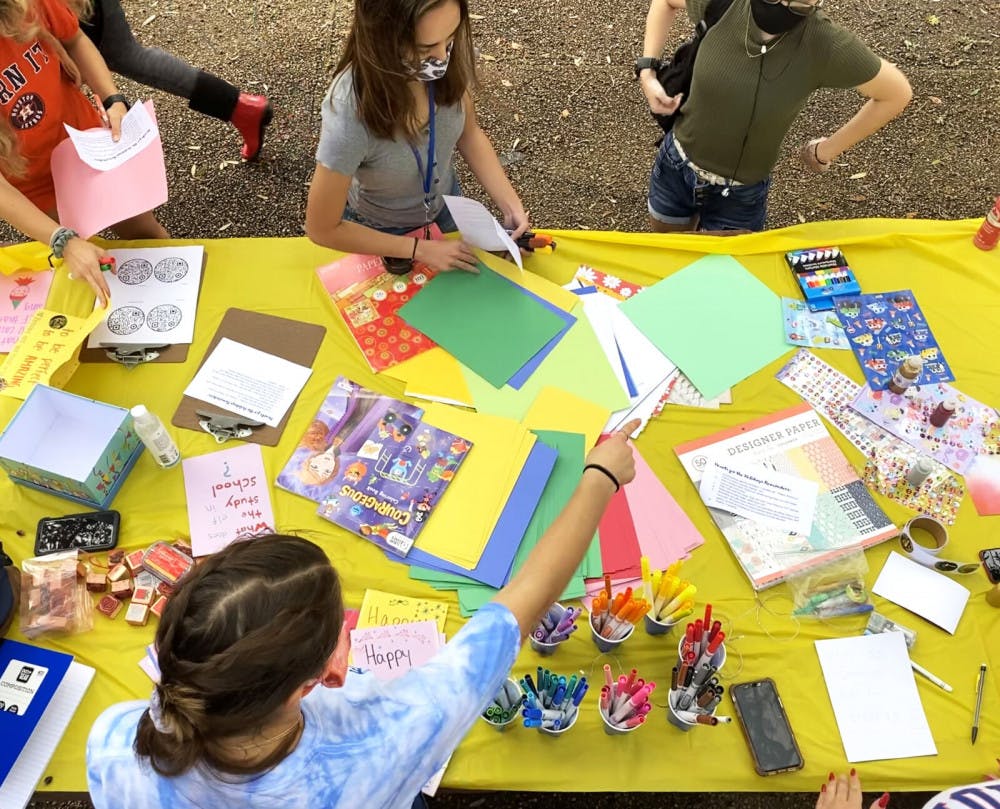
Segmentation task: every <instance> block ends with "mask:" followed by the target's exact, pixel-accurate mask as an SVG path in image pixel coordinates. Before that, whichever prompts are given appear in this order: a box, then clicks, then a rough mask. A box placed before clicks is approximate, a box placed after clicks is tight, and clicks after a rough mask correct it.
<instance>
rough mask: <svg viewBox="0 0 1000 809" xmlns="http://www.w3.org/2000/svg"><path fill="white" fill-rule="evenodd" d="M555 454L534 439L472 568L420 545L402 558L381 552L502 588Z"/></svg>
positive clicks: (394, 556)
mask: <svg viewBox="0 0 1000 809" xmlns="http://www.w3.org/2000/svg"><path fill="white" fill-rule="evenodd" d="M558 455H559V453H558V452H557V451H556V450H555V449H553V448H552V447H550V446H548V445H546V444H543V443H542V442H541V441H536V442H535V445H534V446H533V447H532V448H531V452H530V453H528V458H527V460H526V461H525V462H524V467H523V468H522V469H521V474H520V475H518V477H517V481H516V482H515V483H514V488H513V489H512V490H511V493H510V497H508V498H507V503H506V505H505V506H504V507H503V511H501V512H500V519H498V520H497V524H496V525H495V526H494V528H493V533H491V534H490V538H489V540H488V541H487V543H486V547H485V548H484V549H483V555H482V556H480V557H479V562H478V563H477V564H476V566H475V568H473V569H472V570H467V569H466V568H464V567H459V566H458V565H455V564H452V563H451V562H447V561H445V560H444V559H440V558H438V557H437V556H433V555H431V554H429V553H427V552H426V551H423V550H421V549H420V548H412V549H411V550H410V552H409V554H407V556H406V558H405V559H400V558H399V556H398V555H397V554H394V553H390V552H388V551H387V552H386V554H385V555H386V556H387V557H388V558H389V559H391V560H393V561H394V562H405V563H406V564H413V565H419V566H420V567H426V568H430V569H431V570H439V571H441V572H442V573H454V574H456V575H458V576H465V577H466V578H469V579H472V580H474V581H478V582H482V583H483V584H488V585H489V586H490V587H497V588H500V587H503V586H504V584H506V582H507V577H508V576H509V575H510V568H511V565H513V563H514V556H515V555H517V549H518V547H519V546H520V544H521V540H522V539H523V538H524V532H525V531H526V530H527V529H528V523H529V522H531V518H532V516H533V515H534V513H535V509H536V508H537V506H538V501H539V500H540V499H541V497H542V492H543V491H544V490H545V485H546V484H547V483H548V481H549V476H550V475H551V474H552V468H553V467H554V466H555V463H556V458H557V457H558Z"/></svg>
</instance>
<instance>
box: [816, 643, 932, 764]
mask: <svg viewBox="0 0 1000 809" xmlns="http://www.w3.org/2000/svg"><path fill="white" fill-rule="evenodd" d="M816 654H817V655H819V664H820V667H821V668H822V669H823V679H824V680H825V681H826V690H827V692H828V693H829V695H830V702H832V703H833V713H834V716H835V717H836V719H837V728H838V729H839V730H840V738H841V740H842V741H843V743H844V753H845V754H846V755H847V760H848V761H850V762H851V763H854V762H858V761H881V760H885V759H894V758H912V757H914V756H933V755H936V754H937V748H936V747H935V745H934V738H933V737H932V736H931V729H930V727H929V726H928V724H927V716H926V715H925V714H924V707H923V705H922V704H921V702H920V694H919V693H918V692H917V684H916V682H915V681H914V679H913V671H912V670H911V668H910V656H909V654H908V653H907V650H906V640H905V639H904V638H903V635H902V634H901V633H899V632H884V633H882V634H878V635H860V636H858V637H850V638H833V639H831V640H818V641H816Z"/></svg>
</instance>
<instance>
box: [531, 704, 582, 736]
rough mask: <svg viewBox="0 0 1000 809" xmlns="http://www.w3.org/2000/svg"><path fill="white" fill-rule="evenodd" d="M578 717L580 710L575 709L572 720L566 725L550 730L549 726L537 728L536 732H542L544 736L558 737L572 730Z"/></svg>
mask: <svg viewBox="0 0 1000 809" xmlns="http://www.w3.org/2000/svg"><path fill="white" fill-rule="evenodd" d="M579 718H580V712H579V711H577V712H576V713H575V714H573V721H572V722H570V723H569V724H568V725H566V727H564V728H559V730H551V729H550V728H538V732H539V733H544V734H545V735H546V736H555V737H557V738H558V737H559V736H562V735H563V734H564V733H566V732H567V731H569V730H572V729H573V728H574V727H575V726H576V720H577V719H579Z"/></svg>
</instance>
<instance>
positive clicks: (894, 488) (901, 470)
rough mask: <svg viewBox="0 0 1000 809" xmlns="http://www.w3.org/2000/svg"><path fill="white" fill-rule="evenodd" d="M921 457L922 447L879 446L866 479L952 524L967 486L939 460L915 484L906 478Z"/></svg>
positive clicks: (890, 495) (872, 486)
mask: <svg viewBox="0 0 1000 809" xmlns="http://www.w3.org/2000/svg"><path fill="white" fill-rule="evenodd" d="M921 457H922V453H921V452H920V451H919V450H917V449H914V448H913V447H911V446H909V445H907V444H902V443H900V442H895V443H894V444H893V445H892V446H886V447H877V448H876V449H875V450H874V454H873V457H871V458H870V459H869V460H868V463H866V464H865V471H864V474H863V475H862V480H864V482H865V484H866V485H867V486H868V488H870V489H874V490H875V491H877V492H879V493H880V494H884V495H885V496H886V497H888V498H889V499H890V500H895V501H896V502H897V503H899V504H901V505H904V506H906V507H907V508H912V509H913V510H914V511H916V512H919V513H920V514H926V515H928V516H929V517H934V518H935V519H937V520H940V521H941V522H943V523H944V524H945V525H951V524H952V523H954V522H955V517H956V515H957V514H958V507H959V506H960V505H962V498H963V497H965V486H963V485H962V480H961V478H959V477H958V475H956V474H955V473H954V472H952V471H951V470H949V469H948V468H947V467H946V466H945V465H944V464H941V463H935V464H934V471H933V472H931V473H930V475H928V476H927V479H926V480H924V482H923V483H921V484H920V486H917V487H914V486H913V485H912V484H910V482H909V481H908V480H907V479H906V473H907V472H909V471H910V469H912V468H913V465H914V464H915V463H916V462H917V460H918V459H919V458H921Z"/></svg>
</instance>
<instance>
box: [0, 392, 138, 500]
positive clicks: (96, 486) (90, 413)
mask: <svg viewBox="0 0 1000 809" xmlns="http://www.w3.org/2000/svg"><path fill="white" fill-rule="evenodd" d="M141 452H142V443H141V442H140V441H139V436H137V435H136V434H135V430H133V429H132V418H131V416H130V415H129V412H128V410H126V409H124V408H121V407H116V406H114V405H110V404H105V403H104V402H97V401H94V400H93V399H85V398H83V397H82V396H76V395H74V394H72V393H67V392H66V391H62V390H59V389H58V388H50V387H48V386H46V385H35V387H34V388H33V389H32V391H31V393H29V394H28V398H27V399H25V400H24V403H23V404H22V405H21V407H20V408H19V409H18V411H17V413H15V414H14V418H13V419H11V422H10V424H9V425H8V426H7V429H6V430H5V431H4V433H3V435H2V436H0V467H3V468H4V469H5V470H6V471H7V474H8V475H9V476H10V479H11V480H12V481H13V482H14V483H20V484H22V485H24V486H30V487H31V488H33V489H38V490H40V491H43V492H48V493H50V494H54V495H57V496H59V497H66V498H68V499H70V500H73V501H75V502H77V503H80V504H82V505H85V506H90V507H92V508H97V509H104V508H107V507H108V505H109V504H110V503H111V501H112V500H114V497H115V495H116V494H117V493H118V489H119V488H120V487H121V485H122V483H124V481H125V477H126V476H127V475H128V473H129V472H130V471H131V469H132V466H133V465H134V464H135V462H136V460H137V459H138V457H139V455H140V454H141Z"/></svg>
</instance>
